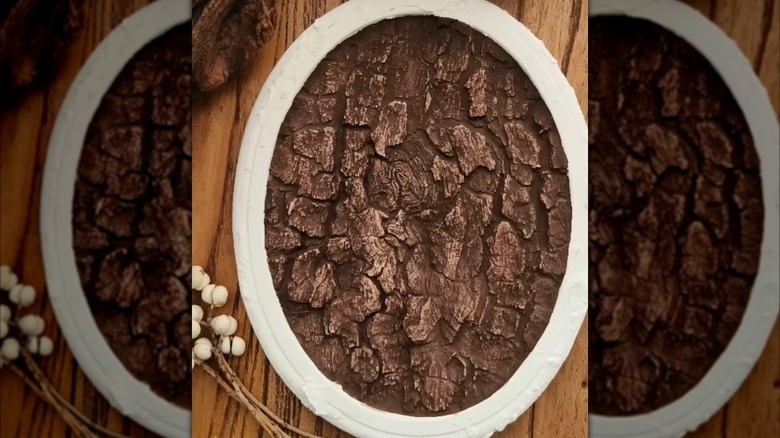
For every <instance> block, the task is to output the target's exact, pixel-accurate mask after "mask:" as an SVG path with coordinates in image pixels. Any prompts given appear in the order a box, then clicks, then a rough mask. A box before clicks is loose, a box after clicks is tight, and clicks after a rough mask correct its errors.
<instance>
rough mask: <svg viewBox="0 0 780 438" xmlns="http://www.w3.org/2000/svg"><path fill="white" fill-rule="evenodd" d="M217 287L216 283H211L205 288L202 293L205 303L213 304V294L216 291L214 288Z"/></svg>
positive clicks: (201, 297) (201, 296)
mask: <svg viewBox="0 0 780 438" xmlns="http://www.w3.org/2000/svg"><path fill="white" fill-rule="evenodd" d="M216 288H217V285H216V284H210V285H208V286H206V287H204V288H203V292H201V293H200V299H202V300H203V302H204V303H207V304H212V301H211V299H212V296H213V295H212V294H213V293H214V289H216Z"/></svg>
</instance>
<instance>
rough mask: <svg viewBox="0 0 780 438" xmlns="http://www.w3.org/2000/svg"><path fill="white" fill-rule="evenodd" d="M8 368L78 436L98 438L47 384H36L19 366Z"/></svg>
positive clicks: (12, 365)
mask: <svg viewBox="0 0 780 438" xmlns="http://www.w3.org/2000/svg"><path fill="white" fill-rule="evenodd" d="M6 366H8V367H9V368H11V371H13V372H14V373H16V374H17V375H18V376H19V377H20V378H21V379H22V381H23V382H24V384H25V385H27V386H28V387H29V388H30V389H32V391H33V392H34V393H35V395H37V396H38V397H39V398H40V399H41V400H43V401H45V402H46V403H48V404H49V405H50V406H51V407H53V408H54V409H55V410H56V411H57V413H59V414H60V417H62V419H63V420H64V421H65V423H67V425H68V426H70V428H71V429H72V430H73V432H74V433H75V434H76V435H77V436H79V437H84V438H97V435H95V434H94V433H92V431H91V430H89V429H88V428H87V427H86V426H85V425H84V424H83V423H81V422H79V420H78V418H76V417H75V416H74V415H73V414H72V413H71V412H70V411H69V410H68V409H66V408H65V407H64V406H62V405H61V404H60V403H58V402H57V400H56V398H55V397H54V396H53V395H52V394H51V391H50V390H49V389H48V388H47V387H46V384H45V383H43V382H38V383H37V384H36V382H34V381H33V380H32V379H30V377H29V376H28V375H27V374H26V373H25V372H24V371H22V370H21V368H19V367H18V366H17V365H14V364H13V363H7V365H6ZM36 378H37V377H36Z"/></svg>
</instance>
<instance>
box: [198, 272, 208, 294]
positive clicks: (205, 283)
mask: <svg viewBox="0 0 780 438" xmlns="http://www.w3.org/2000/svg"><path fill="white" fill-rule="evenodd" d="M210 284H211V277H209V274H206V273H205V272H204V273H203V279H202V280H201V281H200V284H198V285H196V286H197V287H196V288H195V290H203V288H204V287H206V286H208V285H210Z"/></svg>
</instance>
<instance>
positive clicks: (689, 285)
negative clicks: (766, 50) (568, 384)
mask: <svg viewBox="0 0 780 438" xmlns="http://www.w3.org/2000/svg"><path fill="white" fill-rule="evenodd" d="M678 3H679V2H666V1H664V2H658V3H657V4H655V3H654V4H652V5H647V4H643V3H642V2H630V3H629V4H623V3H619V2H610V1H599V2H593V5H592V6H593V9H592V10H591V16H594V15H595V16H599V15H620V16H622V15H624V14H625V15H629V16H630V18H626V17H596V18H593V17H592V18H591V21H590V32H591V33H590V44H591V48H590V57H591V58H590V67H591V71H590V78H589V80H590V83H591V87H590V90H589V92H590V93H591V101H590V104H589V107H590V111H589V112H590V116H591V120H590V122H591V126H590V128H591V129H590V142H589V143H591V146H590V150H591V154H590V175H591V184H592V193H591V196H592V198H591V203H590V208H591V213H590V218H591V223H590V229H591V236H590V237H591V259H592V260H593V263H594V266H593V267H592V271H593V275H592V279H591V294H592V295H593V297H594V298H595V300H594V302H592V303H591V311H590V316H589V318H590V320H591V334H590V346H589V348H590V349H591V353H590V361H591V363H590V364H589V365H590V366H589V370H590V371H589V373H590V374H589V387H590V388H591V389H592V390H593V391H594V392H593V393H592V395H591V397H590V400H591V404H590V410H591V412H592V414H591V419H592V420H591V433H593V434H594V435H595V436H631V437H634V436H636V437H639V436H657V434H658V433H659V432H662V435H663V436H679V435H681V434H682V433H684V432H685V431H686V430H693V429H694V428H695V427H696V426H698V425H699V424H700V423H701V422H702V421H704V420H706V419H707V418H708V417H709V416H710V415H712V414H713V413H714V412H715V410H717V409H718V408H720V406H721V405H722V404H724V403H725V402H726V401H727V400H728V397H730V396H731V394H732V393H733V391H734V390H735V389H736V388H737V387H738V386H739V384H740V383H741V381H742V380H743V379H744V378H745V376H746V374H747V372H748V371H749V368H746V367H744V366H743V364H744V361H746V360H748V361H750V363H753V362H755V360H756V359H757V358H758V355H759V354H760V352H761V348H763V345H764V343H765V341H766V338H767V336H768V334H769V331H770V330H771V325H772V323H773V321H774V317H775V316H776V313H777V308H778V299H777V296H776V291H777V285H778V280H777V274H776V273H772V272H768V271H767V267H768V266H774V264H773V263H775V264H776V262H777V248H778V232H777V217H778V208H777V206H778V203H777V193H776V192H775V193H771V191H769V193H768V192H767V190H764V191H763V192H762V190H761V186H762V185H763V186H764V187H775V186H776V181H777V176H776V171H775V170H773V169H772V168H771V167H770V166H771V163H775V162H776V159H777V152H776V151H775V150H774V149H776V143H777V139H778V127H777V122H776V120H773V119H772V118H771V117H773V115H774V112H773V111H772V109H771V106H770V105H769V102H768V99H767V96H766V92H765V91H764V90H763V87H761V85H760V83H758V79H757V78H756V77H755V74H753V72H752V71H750V70H749V67H747V66H749V64H747V63H745V62H744V61H743V60H744V57H743V55H742V54H741V52H739V50H738V49H737V48H736V46H735V45H734V44H733V42H731V41H730V40H728V38H727V37H726V36H725V35H724V34H723V33H722V32H721V31H720V30H719V29H718V28H717V27H716V26H714V25H713V24H712V23H710V22H709V21H708V20H706V19H705V18H703V17H702V16H701V15H699V14H698V13H697V12H695V11H694V10H692V9H691V8H689V7H687V6H685V5H681V4H678ZM617 35H619V38H618V39H615V37H616V36H617ZM615 41H618V42H617V43H616V42H615ZM662 50H663V51H662ZM721 53H725V55H721ZM724 85H725V86H724ZM616 87H617V89H616ZM656 96H658V98H656ZM615 114H619V117H618V116H615ZM743 114H744V115H743ZM748 129H749V130H748ZM754 143H755V147H754ZM759 158H760V160H759ZM623 206H630V207H628V208H623ZM616 212H619V214H618V213H616ZM770 224H771V225H770ZM762 230H763V238H762ZM754 278H755V281H754ZM626 290H629V291H631V293H629V294H626V293H625V291H626ZM621 292H622V293H621ZM743 313H744V318H743ZM770 315H771V316H770ZM740 320H741V321H740ZM714 394H718V395H717V396H713V395H714ZM658 425H665V426H664V429H659V427H660V426H658Z"/></svg>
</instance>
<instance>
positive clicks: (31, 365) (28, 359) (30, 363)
mask: <svg viewBox="0 0 780 438" xmlns="http://www.w3.org/2000/svg"><path fill="white" fill-rule="evenodd" d="M20 353H21V355H22V357H23V358H24V362H25V365H26V366H27V368H28V369H29V370H30V372H31V373H32V374H33V376H34V377H35V379H36V380H37V381H38V382H39V383H40V385H41V387H46V388H47V389H48V393H49V394H50V395H51V396H52V397H53V398H54V400H55V401H56V402H57V404H58V405H60V406H62V407H64V408H65V409H67V410H68V411H69V412H70V413H71V414H72V415H73V416H74V417H76V418H77V419H79V420H80V421H81V423H82V424H84V425H85V426H87V427H88V428H90V429H92V430H95V431H97V432H100V433H102V434H103V435H106V436H110V437H113V438H128V437H127V436H126V435H122V434H118V433H116V432H112V431H110V430H108V429H106V428H104V427H102V426H100V425H98V424H97V423H95V422H93V421H92V420H90V419H89V418H87V417H86V416H85V415H84V414H82V413H81V412H80V411H79V410H78V409H76V407H75V406H73V405H72V404H70V402H68V401H67V400H66V399H65V397H63V396H62V395H61V394H60V393H59V392H58V391H57V390H56V389H55V388H54V387H52V386H51V384H50V383H49V380H48V379H47V378H46V376H45V375H44V374H43V371H41V369H40V368H38V364H37V363H35V360H34V359H33V358H32V356H30V353H28V352H27V351H25V350H22V351H21V352H20Z"/></svg>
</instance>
